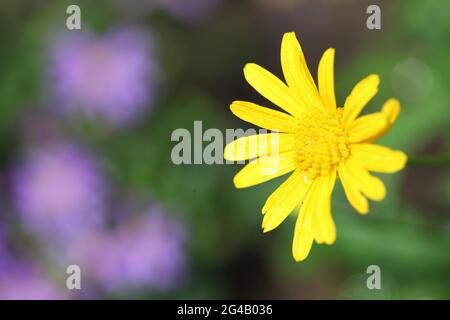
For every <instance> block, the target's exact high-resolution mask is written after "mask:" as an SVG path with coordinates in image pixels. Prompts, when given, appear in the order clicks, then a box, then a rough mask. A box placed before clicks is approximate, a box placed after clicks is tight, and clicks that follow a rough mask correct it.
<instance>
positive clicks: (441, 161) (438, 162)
mask: <svg viewBox="0 0 450 320" xmlns="http://www.w3.org/2000/svg"><path fill="white" fill-rule="evenodd" d="M407 164H408V165H414V166H449V167H450V155H437V156H421V157H410V158H409V159H408V163H407Z"/></svg>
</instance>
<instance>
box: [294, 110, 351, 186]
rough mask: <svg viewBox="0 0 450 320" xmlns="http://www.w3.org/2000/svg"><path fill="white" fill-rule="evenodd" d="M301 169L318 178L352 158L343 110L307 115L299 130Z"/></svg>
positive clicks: (296, 145) (300, 119) (302, 118)
mask: <svg viewBox="0 0 450 320" xmlns="http://www.w3.org/2000/svg"><path fill="white" fill-rule="evenodd" d="M295 148H296V152H297V161H298V167H299V168H301V169H302V170H303V171H304V172H305V173H306V176H307V177H308V178H310V179H314V178H316V177H318V176H321V175H322V176H323V175H327V174H328V173H329V172H330V170H331V169H332V168H334V167H336V165H337V164H339V163H340V162H341V161H342V160H344V159H346V158H348V157H349V155H350V147H349V143H348V133H347V131H346V129H345V127H344V124H343V122H342V108H338V109H337V110H336V111H332V112H329V111H322V110H317V111H313V112H311V111H309V112H305V113H303V114H302V115H301V116H300V118H299V121H298V124H297V127H296V131H295Z"/></svg>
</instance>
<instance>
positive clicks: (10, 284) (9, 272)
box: [0, 257, 69, 300]
mask: <svg viewBox="0 0 450 320" xmlns="http://www.w3.org/2000/svg"><path fill="white" fill-rule="evenodd" d="M2 259H5V257H2ZM68 297H69V296H68V295H67V292H66V291H65V290H63V289H62V288H58V287H56V286H55V285H54V284H53V283H52V282H51V281H50V280H49V279H48V278H46V276H45V275H43V274H42V273H41V271H40V270H39V269H38V268H37V267H36V266H34V265H33V264H31V263H25V262H23V261H20V262H19V261H15V260H8V262H6V263H5V262H4V263H2V264H1V267H0V300H61V299H66V298H68Z"/></svg>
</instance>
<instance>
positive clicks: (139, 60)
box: [50, 29, 155, 126]
mask: <svg viewBox="0 0 450 320" xmlns="http://www.w3.org/2000/svg"><path fill="white" fill-rule="evenodd" d="M51 58H52V61H51V66H50V68H51V69H50V73H51V77H52V80H53V81H52V82H53V83H54V86H55V88H56V94H57V97H58V100H59V101H58V103H57V106H58V107H59V108H61V111H63V112H64V113H69V114H78V113H80V114H82V115H83V116H85V117H87V118H90V119H97V118H99V119H102V120H104V121H106V122H107V123H109V124H111V125H116V126H122V125H126V124H129V123H130V122H132V121H133V120H136V119H138V118H139V116H141V114H142V113H143V112H144V111H145V110H146V108H147V107H148V106H149V105H150V103H151V100H152V98H153V93H154V92H153V91H154V80H155V79H154V77H155V61H154V58H153V56H152V52H151V43H150V40H149V36H148V35H147V34H146V33H144V32H142V31H140V30H136V29H115V30H111V31H109V32H108V33H106V34H105V35H103V36H97V35H94V34H92V33H89V32H83V33H70V34H64V35H62V36H61V37H59V38H58V40H57V41H56V42H55V44H54V45H53V49H52V53H51Z"/></svg>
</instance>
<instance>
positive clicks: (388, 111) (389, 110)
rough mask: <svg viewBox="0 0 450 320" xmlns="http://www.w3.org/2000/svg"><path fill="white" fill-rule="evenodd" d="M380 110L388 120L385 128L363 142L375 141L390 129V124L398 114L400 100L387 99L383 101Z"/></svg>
mask: <svg viewBox="0 0 450 320" xmlns="http://www.w3.org/2000/svg"><path fill="white" fill-rule="evenodd" d="M381 112H382V113H383V115H384V116H385V117H386V120H387V122H388V124H387V126H386V128H385V129H384V130H383V131H381V132H380V133H379V134H378V135H376V136H374V137H371V138H369V139H367V140H365V141H364V142H367V143H371V142H373V141H376V140H378V139H379V138H381V137H382V136H384V135H385V134H386V133H387V132H388V131H389V130H390V129H391V127H392V125H393V124H394V122H395V120H397V117H398V115H399V114H400V102H399V101H398V100H397V99H389V100H388V101H386V102H385V103H384V105H383V107H382V109H381Z"/></svg>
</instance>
